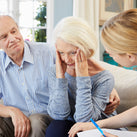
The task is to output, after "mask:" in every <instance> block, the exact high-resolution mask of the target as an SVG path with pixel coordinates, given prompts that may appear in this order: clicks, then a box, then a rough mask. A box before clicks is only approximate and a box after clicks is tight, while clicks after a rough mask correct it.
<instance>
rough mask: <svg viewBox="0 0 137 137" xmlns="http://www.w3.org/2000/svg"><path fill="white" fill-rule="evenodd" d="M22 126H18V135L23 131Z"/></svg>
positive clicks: (18, 136)
mask: <svg viewBox="0 0 137 137" xmlns="http://www.w3.org/2000/svg"><path fill="white" fill-rule="evenodd" d="M21 129H22V128H21V126H19V128H18V132H17V137H21V134H22V131H21Z"/></svg>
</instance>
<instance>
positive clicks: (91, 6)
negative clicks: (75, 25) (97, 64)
mask: <svg viewBox="0 0 137 137" xmlns="http://www.w3.org/2000/svg"><path fill="white" fill-rule="evenodd" d="M73 16H77V17H81V18H83V19H85V20H86V21H87V22H88V23H89V24H90V25H91V27H92V28H93V30H94V31H95V33H96V36H97V38H98V39H99V0H73ZM95 58H97V59H99V58H100V56H99V43H98V49H97V51H96V54H95Z"/></svg>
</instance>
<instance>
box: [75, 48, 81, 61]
mask: <svg viewBox="0 0 137 137" xmlns="http://www.w3.org/2000/svg"><path fill="white" fill-rule="evenodd" d="M76 59H77V62H81V57H80V49H78V50H77V54H76Z"/></svg>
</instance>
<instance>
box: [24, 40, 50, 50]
mask: <svg viewBox="0 0 137 137" xmlns="http://www.w3.org/2000/svg"><path fill="white" fill-rule="evenodd" d="M25 43H26V44H27V45H28V46H29V47H30V48H34V49H36V48H37V49H41V48H45V47H46V48H50V45H49V44H47V43H46V42H31V41H25Z"/></svg>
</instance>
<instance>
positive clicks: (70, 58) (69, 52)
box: [56, 39, 78, 68]
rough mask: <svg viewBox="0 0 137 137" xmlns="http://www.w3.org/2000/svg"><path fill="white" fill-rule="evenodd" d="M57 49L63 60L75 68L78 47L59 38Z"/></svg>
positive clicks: (68, 65)
mask: <svg viewBox="0 0 137 137" xmlns="http://www.w3.org/2000/svg"><path fill="white" fill-rule="evenodd" d="M56 49H57V51H58V52H59V54H60V57H61V60H62V61H63V62H65V63H66V64H67V67H69V68H75V56H76V53H77V49H78V48H77V47H75V46H73V45H71V44H68V43H66V42H64V41H63V40H61V39H57V41H56Z"/></svg>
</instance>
